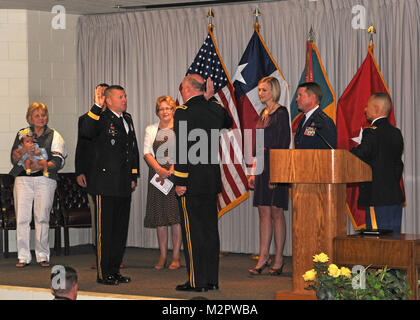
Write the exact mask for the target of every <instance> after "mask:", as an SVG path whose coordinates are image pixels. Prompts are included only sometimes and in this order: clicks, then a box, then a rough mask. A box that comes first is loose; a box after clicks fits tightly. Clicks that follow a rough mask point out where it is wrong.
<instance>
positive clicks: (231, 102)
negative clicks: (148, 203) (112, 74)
mask: <svg viewBox="0 0 420 320" xmlns="http://www.w3.org/2000/svg"><path fill="white" fill-rule="evenodd" d="M188 74H199V75H201V76H202V77H203V78H204V80H206V79H207V78H211V79H212V80H213V85H214V96H215V97H216V98H217V100H219V102H220V103H221V104H222V105H223V107H224V108H225V109H226V110H227V111H228V112H229V115H230V116H231V117H232V119H233V127H232V129H236V130H230V131H229V132H228V133H226V134H223V135H222V137H221V139H220V148H219V159H221V161H220V171H221V174H222V192H221V193H220V194H219V196H218V201H217V205H218V210H219V218H220V217H221V216H222V215H223V214H224V213H226V212H228V211H229V210H230V209H232V208H234V207H235V206H236V205H238V204H239V203H241V202H242V201H244V200H245V199H247V198H248V197H249V191H248V180H247V177H246V174H245V165H244V160H243V147H242V134H241V130H240V122H239V117H238V111H237V108H236V101H235V95H234V89H233V85H232V82H231V80H230V78H229V75H228V73H227V71H226V68H225V65H224V64H223V60H222V58H221V56H220V54H219V51H218V49H217V46H216V42H215V40H214V37H213V33H212V31H211V30H209V33H208V35H207V37H206V39H205V41H204V43H203V45H202V46H201V48H200V50H199V51H198V53H197V55H196V57H195V59H194V62H193V63H192V64H191V66H190V67H189V69H188V70H187V73H186V75H188ZM178 101H179V102H180V103H181V104H182V103H183V101H182V97H181V94H178Z"/></svg>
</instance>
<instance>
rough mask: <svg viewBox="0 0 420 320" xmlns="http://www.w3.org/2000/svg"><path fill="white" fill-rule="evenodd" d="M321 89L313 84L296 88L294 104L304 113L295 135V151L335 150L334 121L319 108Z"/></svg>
mask: <svg viewBox="0 0 420 320" xmlns="http://www.w3.org/2000/svg"><path fill="white" fill-rule="evenodd" d="M321 99H322V89H321V87H320V86H319V85H318V84H317V83H315V82H305V83H301V84H300V85H299V86H298V91H297V97H296V103H297V106H298V110H299V111H301V112H303V113H304V116H303V117H302V119H301V120H300V122H299V124H298V127H297V129H296V134H295V139H294V142H295V148H296V149H335V148H336V147H337V128H336V127H335V124H334V121H333V120H332V119H331V118H330V117H329V116H327V115H326V114H325V113H324V111H322V109H321V108H320V107H319V103H320V101H321Z"/></svg>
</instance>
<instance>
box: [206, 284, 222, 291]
mask: <svg viewBox="0 0 420 320" xmlns="http://www.w3.org/2000/svg"><path fill="white" fill-rule="evenodd" d="M207 289H209V290H219V285H218V284H208V285H207Z"/></svg>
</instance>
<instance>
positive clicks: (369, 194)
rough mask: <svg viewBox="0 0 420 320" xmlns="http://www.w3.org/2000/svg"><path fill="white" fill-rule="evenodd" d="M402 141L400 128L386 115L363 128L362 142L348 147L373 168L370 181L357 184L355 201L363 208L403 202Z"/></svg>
mask: <svg viewBox="0 0 420 320" xmlns="http://www.w3.org/2000/svg"><path fill="white" fill-rule="evenodd" d="M403 148H404V141H403V137H402V134H401V131H400V130H399V129H398V128H395V127H394V126H392V125H391V124H390V123H389V121H388V118H381V119H378V120H376V121H375V122H374V124H373V125H372V126H371V127H368V128H365V129H364V130H363V135H362V142H361V143H360V144H359V145H358V146H357V147H356V148H353V149H352V150H351V152H352V153H353V154H354V155H356V156H357V157H358V158H360V159H361V160H363V161H364V162H366V163H367V164H369V165H370V167H371V168H372V182H363V183H360V184H359V199H358V204H359V206H362V207H369V206H385V205H396V204H401V203H403V202H404V196H403V193H402V190H401V186H400V179H401V175H402V171H403V167H404V164H403V162H402V160H401V156H402V152H403Z"/></svg>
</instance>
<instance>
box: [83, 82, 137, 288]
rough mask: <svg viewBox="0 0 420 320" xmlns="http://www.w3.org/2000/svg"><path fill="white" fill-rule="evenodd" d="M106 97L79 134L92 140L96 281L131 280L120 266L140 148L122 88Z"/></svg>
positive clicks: (111, 90) (110, 90) (90, 189)
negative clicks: (103, 108) (121, 270)
mask: <svg viewBox="0 0 420 320" xmlns="http://www.w3.org/2000/svg"><path fill="white" fill-rule="evenodd" d="M105 101H106V106H107V107H106V109H105V110H104V111H102V110H101V107H100V106H98V105H94V106H93V107H92V108H91V109H90V111H89V113H88V115H89V117H88V118H87V119H86V120H85V121H83V122H82V124H81V127H80V134H81V136H82V137H83V138H86V139H90V140H91V145H92V148H93V152H92V154H93V159H92V164H91V165H92V167H91V170H90V171H89V174H90V178H89V183H88V184H87V190H88V192H89V193H90V194H93V195H95V213H96V214H95V218H96V221H95V222H96V247H97V281H98V283H102V284H107V285H118V284H119V283H127V282H130V281H131V279H130V278H129V277H125V276H122V275H121V274H120V271H119V269H120V264H121V261H122V258H123V255H124V251H125V245H126V241H127V233H128V222H129V215H130V204H131V193H132V191H133V190H134V188H135V187H136V185H137V178H138V176H139V151H138V146H137V139H136V134H135V131H134V126H133V120H132V118H131V115H130V114H129V113H127V112H126V110H127V96H126V94H125V90H124V88H122V87H121V86H117V85H113V86H110V87H109V88H107V89H106V90H105V96H104V97H103V98H102V101H101V102H102V105H103V103H104V102H105ZM96 104H98V102H97V103H96ZM99 104H101V103H99ZM101 111H102V112H101Z"/></svg>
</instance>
